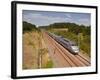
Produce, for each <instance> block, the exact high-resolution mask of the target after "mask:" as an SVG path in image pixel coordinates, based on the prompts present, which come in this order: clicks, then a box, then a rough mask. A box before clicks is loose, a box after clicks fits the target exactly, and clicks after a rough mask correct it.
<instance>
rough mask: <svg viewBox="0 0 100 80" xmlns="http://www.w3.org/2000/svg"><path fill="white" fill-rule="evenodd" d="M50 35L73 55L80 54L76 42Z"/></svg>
mask: <svg viewBox="0 0 100 80" xmlns="http://www.w3.org/2000/svg"><path fill="white" fill-rule="evenodd" d="M48 34H49V35H50V36H51V37H52V38H53V39H55V40H56V41H57V42H58V43H59V44H61V45H62V46H63V47H64V48H66V49H67V50H68V51H69V52H71V53H72V54H78V53H79V46H78V45H77V44H76V43H75V42H73V41H70V40H68V39H66V38H63V37H62V36H57V35H55V34H53V33H48Z"/></svg>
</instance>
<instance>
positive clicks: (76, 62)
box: [44, 33, 90, 67]
mask: <svg viewBox="0 0 100 80" xmlns="http://www.w3.org/2000/svg"><path fill="white" fill-rule="evenodd" d="M44 34H45V36H46V37H47V39H48V41H50V42H51V43H52V45H53V46H54V47H55V48H56V50H58V51H59V53H58V54H60V55H61V56H62V57H63V58H64V59H65V60H66V62H67V63H68V64H69V66H70V67H80V66H89V65H90V62H89V60H87V59H86V58H84V57H82V56H81V55H79V54H78V55H73V54H71V53H70V52H68V50H66V49H65V48H64V47H63V46H61V45H60V44H59V43H58V42H57V41H55V40H54V39H53V38H52V37H50V36H49V35H48V34H47V33H44Z"/></svg>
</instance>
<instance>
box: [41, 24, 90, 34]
mask: <svg viewBox="0 0 100 80" xmlns="http://www.w3.org/2000/svg"><path fill="white" fill-rule="evenodd" d="M40 28H44V29H53V28H68V30H69V32H73V33H75V34H78V33H83V34H84V35H90V26H85V25H78V24H76V23H69V22H68V23H54V24H50V25H48V26H40Z"/></svg>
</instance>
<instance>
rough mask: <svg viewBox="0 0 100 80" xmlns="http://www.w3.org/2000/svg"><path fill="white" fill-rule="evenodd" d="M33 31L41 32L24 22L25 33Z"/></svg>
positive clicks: (34, 26)
mask: <svg viewBox="0 0 100 80" xmlns="http://www.w3.org/2000/svg"><path fill="white" fill-rule="evenodd" d="M31 31H40V30H39V29H38V28H37V27H36V25H34V24H31V23H28V22H26V21H23V33H25V32H31Z"/></svg>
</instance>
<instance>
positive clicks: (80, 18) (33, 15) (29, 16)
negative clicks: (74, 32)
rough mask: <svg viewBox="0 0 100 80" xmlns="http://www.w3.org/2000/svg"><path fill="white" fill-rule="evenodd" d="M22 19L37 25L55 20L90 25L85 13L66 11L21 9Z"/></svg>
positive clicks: (47, 23)
mask: <svg viewBox="0 0 100 80" xmlns="http://www.w3.org/2000/svg"><path fill="white" fill-rule="evenodd" d="M23 21H28V22H30V23H32V24H35V25H37V26H42V25H49V24H52V23H55V22H74V23H78V24H86V25H90V17H88V16H87V15H86V14H79V13H67V12H66V13H65V12H64V13H63V12H60V13H57V12H45V11H23Z"/></svg>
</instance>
